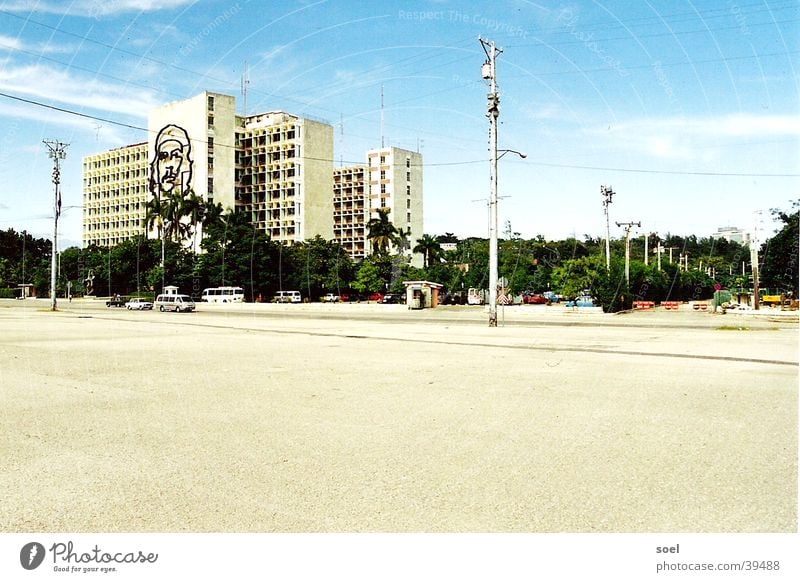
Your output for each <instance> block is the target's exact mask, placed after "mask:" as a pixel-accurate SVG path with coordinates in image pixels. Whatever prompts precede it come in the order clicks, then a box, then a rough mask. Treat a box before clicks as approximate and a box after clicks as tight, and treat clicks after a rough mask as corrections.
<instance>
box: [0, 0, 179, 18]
mask: <svg viewBox="0 0 800 582" xmlns="http://www.w3.org/2000/svg"><path fill="white" fill-rule="evenodd" d="M192 3H194V0H75V1H74V2H62V1H51V2H46V1H40V0H11V1H9V2H6V3H5V4H3V5H2V9H3V10H6V11H8V12H48V13H51V14H65V15H69V16H83V17H87V18H98V17H100V16H113V15H115V14H121V13H126V12H155V11H159V10H172V9H174V8H180V7H181V6H186V5H188V4H192Z"/></svg>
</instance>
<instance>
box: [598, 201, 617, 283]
mask: <svg viewBox="0 0 800 582" xmlns="http://www.w3.org/2000/svg"><path fill="white" fill-rule="evenodd" d="M614 194H615V192H614V191H613V190H612V189H611V186H600V195H601V196H602V197H603V212H604V213H605V215H606V271H610V270H611V225H610V224H609V221H608V206H609V205H610V204H611V197H612V196H614Z"/></svg>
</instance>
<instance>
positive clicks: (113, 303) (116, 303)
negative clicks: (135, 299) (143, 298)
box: [106, 295, 127, 307]
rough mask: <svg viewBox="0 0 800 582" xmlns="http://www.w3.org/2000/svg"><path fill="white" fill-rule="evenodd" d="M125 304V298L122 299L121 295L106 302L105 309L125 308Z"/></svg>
mask: <svg viewBox="0 0 800 582" xmlns="http://www.w3.org/2000/svg"><path fill="white" fill-rule="evenodd" d="M126 302H127V298H125V297H122V296H121V295H114V296H113V297H111V298H110V299H109V300H108V301H106V307H125V306H126Z"/></svg>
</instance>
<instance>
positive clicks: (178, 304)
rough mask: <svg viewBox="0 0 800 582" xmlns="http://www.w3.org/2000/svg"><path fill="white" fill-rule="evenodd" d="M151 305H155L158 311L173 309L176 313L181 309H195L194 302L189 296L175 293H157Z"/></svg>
mask: <svg viewBox="0 0 800 582" xmlns="http://www.w3.org/2000/svg"><path fill="white" fill-rule="evenodd" d="M153 305H154V306H157V307H158V310H159V311H175V312H178V313H180V312H181V311H194V309H195V304H194V301H193V300H192V298H191V297H189V296H188V295H177V294H175V293H168V294H163V295H159V296H158V297H156V300H155V301H154V302H153Z"/></svg>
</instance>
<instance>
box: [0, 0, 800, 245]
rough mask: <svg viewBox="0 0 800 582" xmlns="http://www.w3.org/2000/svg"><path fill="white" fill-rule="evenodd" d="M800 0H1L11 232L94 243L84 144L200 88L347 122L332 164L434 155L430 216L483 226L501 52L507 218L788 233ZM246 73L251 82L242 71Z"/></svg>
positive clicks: (698, 231)
mask: <svg viewBox="0 0 800 582" xmlns="http://www.w3.org/2000/svg"><path fill="white" fill-rule="evenodd" d="M799 32H800V1H798V0H760V1H757V0H736V1H734V0H671V1H666V0H662V1H658V2H655V1H654V0H651V1H648V0H642V1H632V0H631V1H607V2H596V1H588V0H568V1H560V0H557V1H544V0H541V1H538V2H531V1H527V0H496V1H493V2H455V1H448V0H427V1H425V0H417V1H408V2H357V1H355V0H318V1H313V0H308V1H294V2H293V1H288V0H287V1H281V2H271V1H257V0H239V1H238V2H233V1H230V0H202V1H193V0H158V1H156V0H40V1H37V0H0V229H4V230H5V229H7V228H14V229H16V230H18V231H21V230H27V231H28V232H31V233H33V234H34V235H35V236H40V237H43V238H51V237H52V228H53V227H52V224H53V220H52V216H53V184H52V181H51V178H52V160H51V159H49V157H48V150H47V147H46V146H45V144H44V143H43V140H58V141H61V142H64V143H68V144H69V146H68V148H67V157H66V159H64V160H63V161H62V171H61V187H62V196H63V202H62V205H63V214H62V216H61V221H60V224H59V233H60V234H59V241H60V242H59V247H60V248H66V247H67V246H70V245H80V241H81V202H82V191H81V189H82V176H81V169H82V158H83V157H84V156H87V155H90V154H94V153H98V152H102V151H105V150H108V149H112V148H116V147H120V146H123V145H127V144H132V143H138V142H142V141H146V140H147V131H146V129H145V128H146V127H147V114H148V111H149V109H150V108H152V107H155V106H157V105H160V104H162V103H166V102H170V101H176V100H181V99H185V98H189V97H192V96H194V95H196V94H198V93H200V92H202V91H204V90H208V91H215V92H220V93H226V94H230V95H234V96H236V98H237V107H238V110H239V113H245V112H246V113H249V114H253V113H259V112H265V111H272V110H284V111H288V112H290V113H293V114H296V115H300V116H307V117H311V118H314V119H321V120H324V121H327V122H328V123H330V124H331V125H332V126H333V127H334V139H335V143H334V150H335V154H334V157H335V159H334V165H342V164H344V165H349V164H354V163H363V162H364V161H365V159H366V156H365V152H366V151H367V150H369V149H372V148H375V147H379V146H380V144H381V143H385V144H386V145H394V146H397V147H402V148H406V149H411V150H419V151H420V152H421V153H422V154H423V159H424V166H425V167H424V178H423V179H424V225H425V232H426V233H428V234H433V235H438V234H444V233H446V232H447V233H454V234H456V235H458V236H459V237H462V238H463V237H468V236H479V237H486V236H487V233H488V210H487V200H488V197H489V192H490V167H489V159H490V152H489V142H488V135H489V122H488V119H487V117H486V104H487V93H488V91H489V85H488V82H487V81H486V80H484V79H483V78H482V75H481V69H482V65H483V63H484V62H485V61H486V58H487V55H486V52H485V51H484V48H483V44H482V43H481V42H480V40H479V38H483V39H484V40H485V41H486V42H495V43H496V46H497V47H498V48H499V49H501V50H502V52H501V53H499V56H498V58H497V84H498V89H499V92H500V117H499V123H500V125H499V130H498V135H499V147H500V149H503V150H506V149H508V150H515V151H519V152H523V153H525V154H526V157H525V158H524V159H522V158H520V157H518V156H517V155H516V154H514V153H508V154H507V155H504V156H503V157H502V159H501V160H500V161H499V169H498V195H499V197H500V203H499V211H498V212H499V222H500V233H501V236H504V235H505V234H506V233H519V234H520V235H521V236H523V237H525V238H532V237H535V236H537V235H543V236H545V237H546V238H547V239H551V240H555V239H563V238H566V237H569V236H576V237H577V238H579V239H580V238H582V237H584V236H586V235H589V236H593V237H603V236H604V235H605V227H606V219H605V216H604V213H603V204H602V202H603V197H602V195H601V187H602V186H609V187H611V188H613V191H614V192H615V195H614V196H613V198H612V203H611V205H610V208H609V215H610V223H611V236H612V238H621V237H623V236H624V234H623V233H624V231H623V229H622V228H621V227H618V226H616V222H638V223H641V227H638V228H637V229H634V231H633V232H634V234H637V233H638V234H640V235H642V234H645V233H649V232H653V233H659V234H661V235H664V234H667V233H671V234H679V235H690V234H694V235H697V236H698V237H705V236H709V235H711V234H712V233H714V232H715V231H716V230H717V229H718V228H720V227H730V226H733V227H739V228H743V229H745V230H748V231H751V230H753V228H755V227H757V228H758V229H759V236H760V237H761V238H762V239H763V238H764V237H766V236H768V235H769V233H771V232H772V231H773V230H774V226H775V225H774V224H773V223H772V222H771V218H770V214H769V209H771V208H776V207H777V208H782V209H788V208H790V207H791V203H792V201H793V200H796V199H798V198H800V195H798V192H799V191H800V188H799V186H800V167H798V166H799V165H800V164H798V161H800V155H798V154H800V147H798V146H799V145H800V115H798V93H799V91H798V88H799V87H800V86H799V84H798V77H797V72H798V55H799V54H800V34H798V33H799ZM245 76H246V79H247V81H248V82H247V89H248V90H247V99H246V102H245V99H243V96H242V93H241V89H242V86H243V83H242V81H243V78H245Z"/></svg>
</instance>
